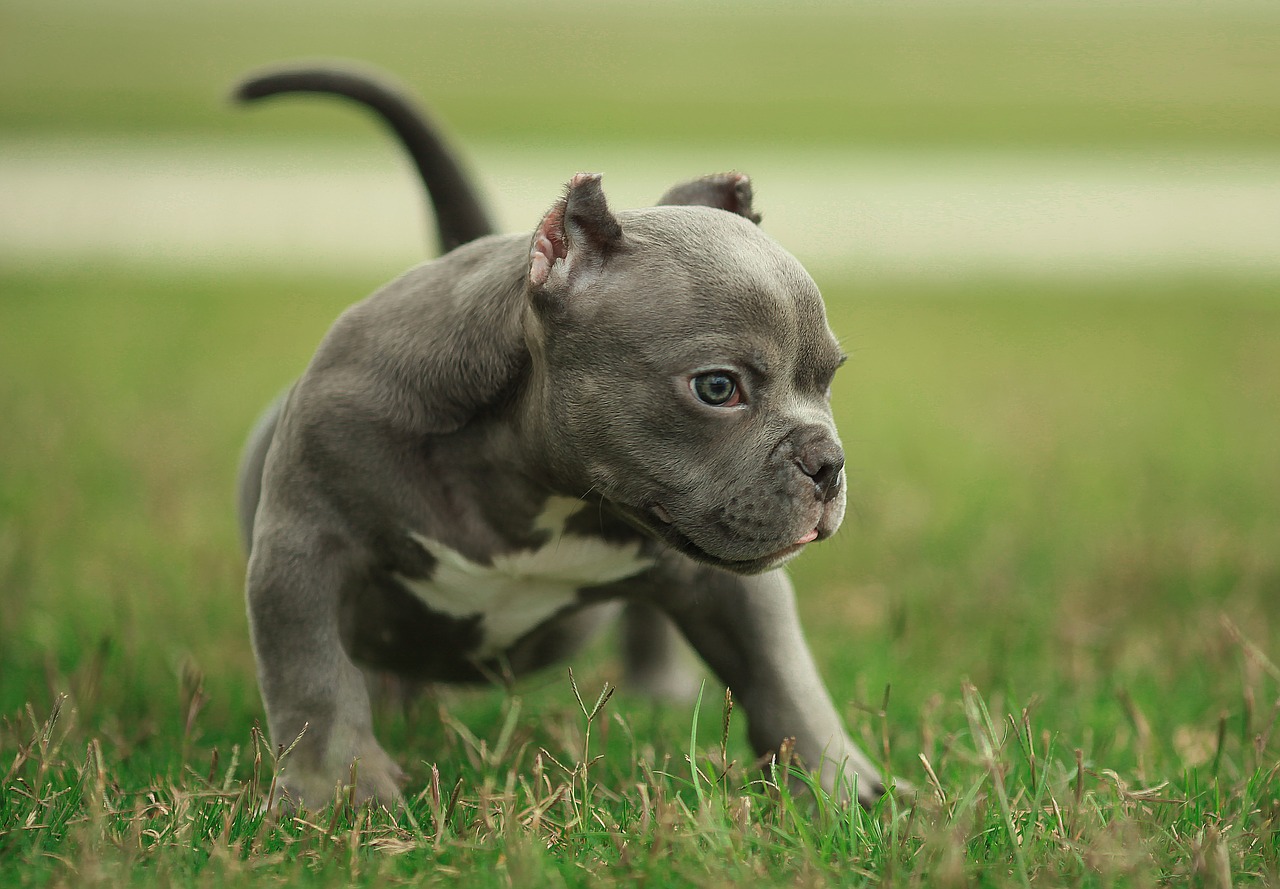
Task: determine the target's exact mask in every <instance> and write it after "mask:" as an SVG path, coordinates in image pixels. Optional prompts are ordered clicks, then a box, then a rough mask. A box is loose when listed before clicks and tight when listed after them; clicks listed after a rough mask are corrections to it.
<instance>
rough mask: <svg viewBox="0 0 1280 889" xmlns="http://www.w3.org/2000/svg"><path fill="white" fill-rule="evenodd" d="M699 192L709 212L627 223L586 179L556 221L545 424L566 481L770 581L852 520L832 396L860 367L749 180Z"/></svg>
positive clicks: (678, 211)
mask: <svg viewBox="0 0 1280 889" xmlns="http://www.w3.org/2000/svg"><path fill="white" fill-rule="evenodd" d="M691 185H695V186H696V187H694V188H693V189H692V193H693V194H694V196H695V198H696V199H697V200H698V203H699V204H703V205H700V206H660V207H654V208H650V209H645V210H633V211H627V212H623V213H619V214H617V215H615V214H613V213H612V212H611V211H610V210H609V207H608V205H607V203H606V201H605V197H604V193H603V191H602V190H601V188H600V177H599V176H592V175H585V174H580V175H578V176H576V177H574V179H573V181H572V182H571V183H570V184H569V187H568V189H567V192H566V195H565V197H564V198H563V199H562V200H561V201H559V202H558V203H557V204H556V205H555V206H554V207H553V208H552V209H551V211H550V212H549V213H548V214H547V216H546V217H545V218H544V219H543V221H542V223H541V224H540V225H539V227H538V230H537V231H536V232H535V233H534V236H533V239H532V243H531V248H530V259H529V266H528V279H527V293H528V297H529V299H528V316H527V323H526V330H527V337H528V340H529V347H530V351H531V354H532V356H533V367H534V375H535V379H536V380H537V385H536V386H535V388H534V391H535V392H536V395H535V397H537V398H540V399H542V401H543V403H542V404H541V405H539V409H538V411H537V413H538V415H539V416H542V417H545V418H546V421H547V427H546V429H545V430H544V431H543V435H544V438H545V440H546V442H547V446H548V455H549V459H550V460H551V462H552V464H553V465H554V466H555V467H556V472H557V474H558V475H559V476H560V477H561V478H564V479H570V480H571V483H572V484H574V485H575V486H576V487H579V488H580V489H581V490H582V491H584V492H586V491H590V492H592V493H594V494H596V495H599V496H600V497H602V498H603V499H604V500H605V501H606V502H607V503H609V504H610V505H611V506H612V507H614V508H615V509H616V510H617V511H618V512H619V513H620V514H621V515H623V516H624V517H625V518H627V519H628V520H629V521H630V522H631V523H632V524H634V525H637V526H639V527H640V528H642V529H644V530H645V531H647V532H648V533H649V534H651V535H652V536H654V537H656V538H658V539H660V540H662V541H665V542H666V543H667V544H669V545H670V546H672V547H674V548H675V549H677V550H679V551H680V552H683V553H685V554H686V555H689V556H691V557H693V558H695V559H699V560H701V561H704V562H709V563H712V564H715V565H718V566H720V567H723V568H726V569H729V570H731V571H736V572H740V573H753V572H758V571H763V570H767V569H769V568H773V567H775V566H777V565H780V564H782V563H783V562H785V561H786V560H787V559H789V558H790V557H791V556H793V555H795V554H796V553H797V552H798V551H799V550H800V549H801V548H803V546H804V545H805V544H806V543H808V542H810V541H812V540H819V539H823V538H826V537H828V536H830V535H831V534H832V533H833V532H834V531H835V530H836V528H837V527H838V526H839V524H840V521H841V519H842V518H843V516H844V507H845V486H844V472H843V467H844V454H843V451H842V450H841V447H840V441H839V438H838V437H837V435H836V429H835V423H834V421H833V420H832V416H831V406H830V402H829V399H830V386H831V380H832V377H833V375H834V374H835V372H836V368H837V367H839V365H840V364H841V362H842V360H843V355H842V354H841V351H840V348H839V345H838V344H837V342H836V339H835V337H834V336H833V335H832V333H831V331H830V329H829V328H828V327H827V321H826V314H825V311H824V308H823V304H822V297H821V295H820V294H819V292H818V288H817V286H816V285H815V284H814V283H813V280H812V279H811V278H810V277H809V275H808V274H807V273H806V272H805V271H804V269H803V268H802V267H801V266H800V264H799V263H798V262H797V261H796V260H795V259H794V258H793V257H792V256H791V255H790V254H788V253H787V252H786V251H785V250H783V249H782V248H781V247H779V246H778V245H777V244H776V243H775V242H774V241H772V240H771V239H770V238H768V237H767V236H766V235H764V234H763V233H762V232H761V231H760V230H759V229H758V228H756V226H755V225H754V224H753V222H752V221H751V220H752V219H755V218H758V217H755V216H754V214H753V213H752V211H751V208H750V191H749V184H748V183H747V181H746V177H742V176H736V175H735V176H730V177H715V178H712V179H707V180H699V182H698V183H695V184H691ZM744 189H745V201H744V200H743V197H742V196H743V193H744ZM726 190H728V191H732V192H733V194H726ZM720 197H723V198H726V200H725V202H724V203H718V202H717V200H716V199H717V198H720ZM716 207H724V208H725V209H729V210H731V211H733V212H725V209H717V208H716Z"/></svg>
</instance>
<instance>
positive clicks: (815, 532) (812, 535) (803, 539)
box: [796, 528, 818, 545]
mask: <svg viewBox="0 0 1280 889" xmlns="http://www.w3.org/2000/svg"><path fill="white" fill-rule="evenodd" d="M817 539H818V529H817V528H814V529H813V530H812V531H810V532H809V533H808V534H806V535H804V536H803V537H801V538H800V539H799V540H797V541H796V545H799V544H801V543H809V542H810V541H813V540H817Z"/></svg>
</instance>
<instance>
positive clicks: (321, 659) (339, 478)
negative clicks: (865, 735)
mask: <svg viewBox="0 0 1280 889" xmlns="http://www.w3.org/2000/svg"><path fill="white" fill-rule="evenodd" d="M718 181H719V182H720V183H721V185H722V186H723V187H724V188H728V189H730V190H731V191H732V192H733V201H732V202H731V203H736V207H729V209H734V210H735V212H734V213H726V212H723V210H721V209H713V208H712V206H726V204H725V203H724V202H723V201H718V200H715V199H714V197H715V196H714V194H713V192H715V191H716V189H717V188H718V187H719V186H717V185H716V182H714V181H712V182H711V183H710V184H708V182H709V180H697V181H696V182H694V183H689V184H687V186H685V187H684V191H683V192H681V191H678V190H677V189H673V193H674V194H675V195H676V199H678V200H688V201H691V202H693V203H698V204H710V205H712V206H663V207H656V208H650V209H644V210H631V211H626V212H621V213H618V214H616V215H615V214H613V213H612V212H611V211H610V210H609V208H608V206H607V204H606V201H605V198H604V194H603V191H602V190H601V189H600V182H599V177H596V176H583V175H579V176H577V177H575V178H574V180H573V181H572V182H571V183H570V185H569V188H568V190H567V192H566V195H565V197H564V198H562V199H561V200H560V201H559V202H557V203H556V204H555V205H554V206H553V207H552V209H551V211H549V212H548V214H547V216H546V218H544V220H543V222H542V223H541V224H540V226H539V227H538V229H537V231H536V232H535V233H534V235H533V237H532V239H531V238H530V237H529V236H528V235H519V236H491V237H485V238H481V239H479V240H476V241H473V242H471V243H469V244H465V245H463V246H461V247H459V248H458V249H457V250H454V251H453V252H452V253H450V254H448V255H447V256H445V257H443V258H441V259H438V260H435V261H434V262H430V263H426V264H424V265H421V266H418V267H417V268H414V269H413V270H411V271H409V272H408V273H406V274H405V275H404V276H402V277H401V278H399V279H398V280H396V281H393V282H392V283H390V284H388V285H387V286H386V287H384V288H383V289H381V290H380V291H378V292H377V293H375V294H374V295H373V296H371V297H369V298H368V299H366V300H365V301H363V302H361V303H359V304H357V305H356V306H354V307H352V308H351V309H349V310H348V311H347V312H345V313H344V314H343V315H342V317H340V318H339V319H338V321H337V323H336V324H335V325H334V326H333V328H332V329H331V330H330V332H329V334H328V335H327V336H326V337H325V339H324V341H323V342H322V343H321V344H320V347H319V349H318V350H317V352H316V355H315V357H314V358H313V360H312V362H311V364H310V366H309V367H308V368H307V370H306V372H305V373H304V374H303V376H302V378H301V379H300V380H299V381H298V382H297V383H296V384H295V385H294V386H293V388H292V389H291V390H290V391H289V392H288V393H287V394H286V395H285V396H283V397H282V398H281V399H280V400H279V401H278V402H277V403H276V404H275V405H273V406H272V407H271V408H270V409H269V410H268V413H267V414H266V415H265V416H264V418H263V419H262V420H261V421H259V424H258V426H257V427H256V428H255V431H254V433H253V435H252V436H251V439H250V443H249V446H248V447H247V449H246V457H245V460H244V465H243V468H242V475H241V483H240V493H241V505H240V514H241V519H242V523H243V525H244V531H245V536H246V540H247V541H250V546H251V550H250V552H251V554H250V559H249V568H248V577H247V597H248V606H249V617H250V624H251V629H252V635H253V644H254V650H255V653H256V655H257V659H258V667H259V680H260V684H261V687H262V692H263V698H264V701H265V703H266V708H267V714H268V719H269V723H270V730H271V735H272V738H273V739H274V741H275V742H276V743H280V744H290V743H292V742H293V741H294V740H295V738H298V737H299V735H301V738H300V740H299V741H298V744H297V746H296V748H295V749H294V751H293V752H292V753H291V754H290V756H289V758H288V760H287V762H286V765H285V768H284V770H283V774H282V788H283V791H284V792H285V793H287V794H288V795H289V796H290V797H292V798H294V799H300V800H301V801H303V802H304V803H305V804H306V805H308V806H312V807H314V806H319V805H323V804H324V803H325V802H327V801H328V800H330V799H332V797H333V792H334V787H335V785H337V784H339V783H341V782H343V781H346V780H347V779H348V776H349V774H350V765H351V762H352V760H353V759H358V760H359V764H358V769H357V775H358V778H357V785H356V788H355V791H356V796H357V798H360V799H376V800H378V801H381V802H384V803H390V802H392V801H394V800H395V799H397V798H398V793H399V782H400V781H401V772H400V771H399V769H398V768H397V767H396V765H395V764H394V763H393V762H392V760H391V759H390V757H388V756H387V754H386V753H385V752H384V751H383V750H382V748H381V747H380V746H379V744H378V742H377V740H376V738H375V736H374V732H373V727H372V723H371V717H370V706H369V699H368V693H367V691H366V684H365V682H364V679H363V675H362V671H363V670H365V669H369V668H374V669H383V670H391V671H394V672H396V673H398V674H400V675H402V676H405V677H407V678H410V679H414V680H419V681H468V680H483V679H486V678H492V677H495V676H506V675H520V674H521V673H523V672H527V671H529V670H533V669H537V668H539V667H543V666H546V665H547V664H550V663H554V662H556V661H558V660H560V659H561V658H563V657H564V656H565V655H567V654H568V653H570V652H571V651H573V650H574V649H576V648H577V647H578V646H579V645H581V644H582V642H583V641H585V639H586V638H588V637H589V636H590V634H591V632H593V631H594V630H595V629H596V627H597V626H598V625H600V624H601V623H602V622H603V621H604V620H605V619H606V618H607V617H608V616H609V614H610V613H611V609H610V608H608V607H606V606H607V603H609V602H614V601H626V602H630V603H632V606H631V607H630V611H631V612H632V632H631V634H630V636H629V641H628V655H627V660H628V663H629V665H630V666H631V670H630V672H631V673H632V674H633V675H637V676H642V677H643V676H644V675H645V673H646V666H653V667H654V671H652V672H651V674H650V680H652V682H651V684H653V685H654V686H660V685H662V684H663V682H664V680H665V679H666V678H670V675H672V674H669V673H668V672H667V668H668V667H669V665H670V664H671V663H673V662H674V660H675V659H674V658H673V656H672V651H673V649H672V646H671V638H670V635H671V634H670V630H669V627H670V626H671V625H674V626H676V627H678V628H679V630H680V632H681V634H682V635H683V636H684V637H685V639H687V640H688V641H689V642H690V643H691V644H692V646H693V648H694V649H695V650H696V651H697V652H698V654H699V655H701V657H702V658H703V659H704V660H705V661H706V662H707V663H708V665H709V666H710V667H711V668H712V669H713V670H714V671H715V672H716V674H717V675H718V676H719V677H720V678H721V679H722V680H723V681H724V682H725V683H726V684H727V685H729V686H730V688H732V690H733V692H734V695H735V697H736V698H737V700H738V701H739V702H740V703H741V704H742V706H743V709H745V711H746V713H747V717H748V721H749V735H750V738H751V742H752V745H753V746H754V747H755V749H756V751H757V752H758V753H761V754H764V753H767V752H769V751H771V750H777V749H778V746H779V744H780V743H782V742H783V741H784V739H787V738H794V739H795V750H796V753H797V754H798V755H799V756H800V757H801V758H802V760H803V761H804V762H805V763H806V764H807V765H808V766H810V767H812V768H815V769H820V770H821V779H822V783H823V785H824V786H825V787H827V788H828V789H835V788H837V786H839V787H840V788H841V789H842V791H843V792H845V793H848V791H849V788H850V786H851V785H852V784H854V782H855V781H856V784H857V795H858V798H859V799H860V800H861V801H863V802H864V803H869V802H870V801H872V800H874V799H875V798H876V797H878V796H879V795H880V794H881V793H882V792H883V787H882V784H881V779H880V776H879V773H878V772H877V770H876V768H875V767H874V766H873V765H872V764H871V763H870V762H869V761H868V760H867V758H866V757H865V756H864V755H863V754H862V753H861V752H860V751H859V750H858V749H857V747H856V746H855V745H854V743H853V742H852V740H851V739H850V738H849V736H848V734H847V732H846V731H845V729H844V728H843V726H842V724H841V720H840V718H839V716H838V714H837V712H836V709H835V707H834V706H833V704H832V702H831V699H830V697H829V696H828V694H827V692H826V690H825V689H824V687H823V684H822V682H821V680H820V679H819V677H818V674H817V670H816V668H815V666H814V663H813V660H812V657H811V656H810V654H809V651H808V648H807V646H806V644H805V642H804V638H803V635H802V633H801V630H800V627H799V623H798V620H797V617H796V612H795V607H794V602H793V594H792V590H791V586H790V583H789V582H788V580H787V578H786V575H785V573H784V572H783V570H782V569H781V565H782V564H783V563H784V562H785V561H787V560H788V559H789V558H791V557H792V556H793V555H795V553H796V552H798V551H799V550H800V549H801V548H802V547H803V545H804V544H805V543H806V542H807V540H808V539H809V538H810V536H811V535H812V534H813V533H814V532H816V534H817V537H818V539H823V538H826V537H828V536H830V535H831V534H832V533H834V531H835V530H836V528H837V527H838V526H839V524H840V521H841V519H842V517H843V514H844V505H845V492H844V486H843V473H842V466H843V454H842V452H841V449H840V443H839V439H838V437H837V434H836V430H835V424H834V422H833V420H832V416H831V410H830V406H829V404H828V401H827V392H828V386H829V384H830V381H831V376H832V374H833V373H834V372H835V369H836V367H837V366H838V365H839V363H840V361H841V355H840V350H839V348H838V346H837V343H836V340H835V338H834V337H833V336H832V334H831V332H830V330H829V329H828V327H827V323H826V317H825V312H824V308H823V305H822V300H821V297H820V295H819V292H818V289H817V287H816V286H815V285H814V283H813V281H812V280H811V279H810V278H809V276H808V275H807V274H806V273H805V271H804V270H803V268H801V266H800V265H799V263H797V262H796V260H795V259H794V258H792V257H791V256H790V255H789V254H788V253H786V252H785V251H784V250H783V249H782V248H780V247H779V246H778V245H777V244H776V243H774V242H773V241H772V240H771V239H769V238H768V237H767V236H766V235H764V234H763V233H762V232H761V231H760V230H759V229H758V228H756V227H755V226H754V225H753V224H751V222H750V221H748V217H751V216H752V215H753V211H752V210H751V207H750V188H749V184H748V183H747V182H746V179H745V177H741V176H740V175H736V174H735V175H734V176H730V177H721V178H720V180H718ZM677 188H678V189H679V188H681V187H677ZM744 196H745V197H744ZM712 370H732V371H733V372H734V373H735V374H736V375H737V376H738V379H739V383H740V385H741V388H742V389H745V391H746V393H747V402H746V404H745V405H741V406H737V407H732V406H731V407H712V406H710V405H708V404H706V403H702V402H700V401H699V400H698V398H697V397H695V395H694V393H693V389H692V387H691V383H690V380H691V379H692V378H693V377H694V376H697V375H698V374H703V373H706V372H708V371H712ZM564 498H573V499H572V500H571V501H564ZM562 501H564V502H568V503H569V504H570V509H569V514H568V517H567V518H565V519H564V520H563V521H562V522H561V523H560V524H558V525H556V526H555V527H551V528H549V527H547V526H545V525H544V524H542V523H544V522H545V521H546V518H545V514H547V513H548V512H554V510H555V509H556V508H558V506H557V504H559V503H561V502H562ZM579 503H580V504H581V507H580V508H578V506H577V504H579ZM540 516H541V517H542V518H540ZM571 552H573V553H578V552H581V553H582V555H581V558H580V562H579V563H578V564H577V565H576V566H573V567H566V568H565V571H566V575H565V577H566V578H568V579H565V580H563V582H564V583H569V582H570V581H572V583H573V588H572V589H571V590H570V599H569V600H567V602H565V603H560V601H559V600H557V599H556V598H555V594H556V592H557V588H556V583H559V582H561V580H558V579H557V577H556V571H555V570H554V561H551V562H549V561H548V560H554V559H555V558H558V557H559V554H560V553H563V554H564V557H565V559H566V560H568V559H569V558H570V553H571ZM597 553H600V554H604V555H605V556H608V558H606V559H605V562H608V564H602V567H600V569H599V570H600V571H602V572H603V571H606V570H614V569H615V568H616V571H617V573H616V576H615V575H605V574H601V575H600V576H601V577H605V576H607V577H610V578H612V579H608V580H605V581H603V582H589V581H587V580H584V579H583V578H586V577H587V576H588V575H589V574H590V571H591V570H595V569H594V568H593V567H592V566H593V565H595V563H594V562H592V561H591V559H592V558H594V557H595V555H596V554H597ZM615 556H616V557H617V565H620V566H621V568H617V566H616V565H614V563H613V562H612V561H610V559H613V558H614V557H615ZM442 560H443V561H442ZM521 560H523V561H521ZM628 560H630V561H628ZM515 564H520V565H526V566H529V565H532V566H536V567H535V568H531V569H529V570H532V571H534V574H532V575H531V577H530V579H529V584H530V589H531V590H532V589H534V588H537V589H538V590H541V591H542V593H541V595H543V596H544V597H545V601H546V603H547V604H546V607H547V608H548V609H553V610H552V612H551V613H549V615H548V616H546V617H545V618H543V619H540V620H539V621H538V622H537V623H536V625H534V626H531V627H530V628H529V629H528V632H525V633H524V634H523V635H521V636H520V637H519V638H518V639H516V640H515V641H514V642H512V643H511V644H510V645H507V646H506V647H505V648H504V649H503V650H502V651H500V652H498V653H496V654H485V655H483V656H481V654H479V653H480V652H484V651H487V649H486V648H485V644H486V643H485V639H486V638H489V639H492V638H496V637H495V636H494V635H493V634H494V633H495V632H496V631H495V629H494V627H496V626H498V624H500V623H502V622H503V621H504V620H506V619H508V618H510V617H511V615H510V614H503V613H493V612H492V611H485V607H486V606H485V605H484V604H483V603H482V601H481V598H482V596H481V593H480V592H477V593H476V596H477V599H476V606H475V612H474V614H473V613H471V610H470V606H469V605H467V601H468V600H466V599H465V595H464V598H463V600H462V602H461V604H460V603H459V600H458V598H457V597H458V591H457V590H458V588H457V585H456V582H455V580H454V578H456V577H457V576H465V575H466V573H467V572H472V573H473V574H475V575H476V576H480V575H484V576H485V577H486V578H487V579H486V580H485V581H484V582H486V583H493V584H502V583H505V584H508V585H509V584H510V583H512V582H513V581H512V580H511V577H509V576H506V575H503V572H504V571H507V570H509V569H508V567H507V566H511V565H515ZM566 564H567V563H566ZM511 570H514V569H511ZM450 572H453V573H452V574H451V573H450ZM494 578H496V579H494ZM495 588H496V587H495ZM477 589H479V587H477ZM502 589H503V590H507V589H508V588H507V587H505V586H504V587H502ZM413 591H419V592H421V594H418V593H417V592H413ZM486 595H487V594H486ZM494 595H495V596H497V595H498V594H496V593H495V594H494ZM502 595H507V593H506V592H503V593H502ZM530 595H533V593H532V592H531V593H530ZM485 601H489V602H507V601H508V600H506V599H501V598H492V599H490V600H485ZM525 604H526V603H523V602H522V601H519V600H517V601H516V605H519V606H520V607H524V605H525ZM529 604H530V605H531V606H532V605H536V604H537V603H529ZM503 607H504V608H511V607H514V606H512V605H510V604H507V605H503ZM531 613H532V612H531ZM646 650H647V651H648V652H649V653H650V654H651V655H652V660H651V661H649V662H648V663H646V653H645V652H646ZM304 727H305V732H304V731H303V730H304Z"/></svg>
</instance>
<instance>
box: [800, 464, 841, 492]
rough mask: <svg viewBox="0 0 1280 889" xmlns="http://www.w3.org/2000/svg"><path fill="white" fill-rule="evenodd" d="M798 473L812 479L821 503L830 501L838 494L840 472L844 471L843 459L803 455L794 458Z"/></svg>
mask: <svg viewBox="0 0 1280 889" xmlns="http://www.w3.org/2000/svg"><path fill="white" fill-rule="evenodd" d="M796 465H797V466H799V467H800V471H801V472H803V473H804V474H805V475H807V476H809V478H811V479H813V485H814V487H815V488H816V489H817V491H818V496H819V497H821V498H822V500H823V501H830V500H832V499H834V498H835V496H836V495H837V494H838V493H840V471H841V470H842V469H844V457H843V456H833V457H826V458H823V457H815V456H812V455H805V456H802V457H797V458H796Z"/></svg>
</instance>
